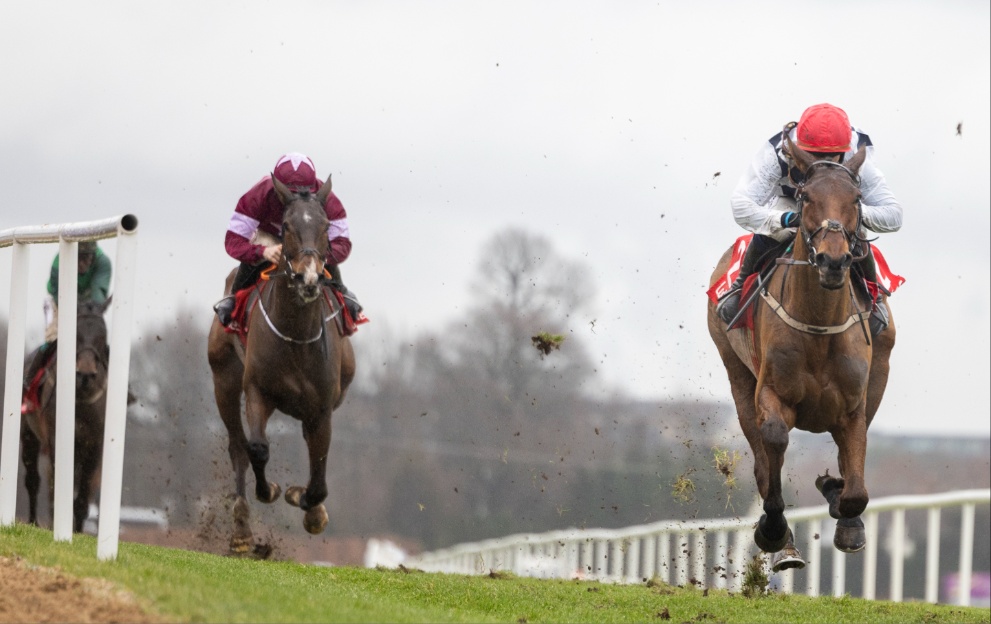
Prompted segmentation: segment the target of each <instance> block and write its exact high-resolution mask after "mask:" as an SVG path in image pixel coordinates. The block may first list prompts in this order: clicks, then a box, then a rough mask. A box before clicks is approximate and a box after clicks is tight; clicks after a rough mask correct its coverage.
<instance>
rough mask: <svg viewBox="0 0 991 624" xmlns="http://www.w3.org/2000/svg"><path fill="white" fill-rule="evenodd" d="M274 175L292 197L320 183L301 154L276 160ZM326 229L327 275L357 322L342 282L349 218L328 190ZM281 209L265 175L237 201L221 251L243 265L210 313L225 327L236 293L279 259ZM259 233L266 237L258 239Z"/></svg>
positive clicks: (348, 250) (357, 306)
mask: <svg viewBox="0 0 991 624" xmlns="http://www.w3.org/2000/svg"><path fill="white" fill-rule="evenodd" d="M272 175H274V176H275V178H276V179H277V180H278V181H279V182H282V183H283V184H285V185H286V186H287V187H289V190H291V191H293V192H303V191H305V192H309V193H316V192H317V191H318V190H320V186H321V184H322V182H321V180H320V179H319V178H318V177H317V174H316V167H314V166H313V161H312V160H310V159H309V158H308V157H306V156H304V155H303V154H300V153H297V152H292V153H289V154H286V155H285V156H282V157H281V158H279V160H278V161H277V162H276V163H275V169H274V170H273V172H272ZM324 210H325V211H326V212H327V219H329V220H330V226H329V227H328V228H327V240H328V241H329V242H330V249H329V251H328V254H327V258H326V260H325V266H326V267H327V270H328V271H329V272H330V274H331V278H332V285H333V286H334V287H335V288H336V289H337V290H339V291H341V293H342V294H343V295H344V300H345V303H346V304H347V306H348V310H349V311H350V312H351V317H352V318H353V319H355V320H358V319H359V318H360V315H361V309H362V308H361V304H359V303H358V299H357V297H355V295H354V293H352V292H350V291H349V290H348V289H347V287H346V286H344V283H343V282H342V281H341V270H340V267H339V265H340V263H342V262H344V261H345V260H347V258H348V256H349V255H350V254H351V239H350V237H349V231H348V215H347V212H345V211H344V205H343V204H342V203H341V200H340V199H338V198H337V195H334V193H333V191H331V192H330V193H329V194H328V195H327V202H326V203H325V204H324ZM282 211H283V205H282V202H281V201H280V200H279V197H278V196H277V195H276V193H275V186H274V184H273V183H272V177H271V176H265V177H263V178H262V179H261V180H259V181H258V183H257V184H255V185H254V186H253V187H251V188H250V189H249V190H248V192H247V193H245V194H244V195H242V196H241V199H240V200H238V202H237V206H236V207H235V208H234V215H233V216H232V217H231V220H230V224H229V225H228V226H227V238H226V241H225V243H224V246H225V247H226V249H227V253H228V254H229V255H230V256H231V257H232V258H234V259H235V260H239V261H240V262H241V266H240V267H238V270H237V275H235V276H234V282H233V284H232V286H231V291H230V292H229V293H228V294H227V296H226V297H224V298H223V299H221V300H220V301H219V302H217V304H216V305H214V306H213V309H214V310H215V311H216V313H217V317H218V318H219V319H220V323H221V324H222V325H224V326H225V327H226V326H227V325H229V324H230V322H231V314H232V313H233V311H234V305H235V301H236V300H235V294H236V293H237V292H238V291H239V290H242V289H244V288H248V287H250V286H253V285H254V283H255V282H256V281H258V276H259V275H260V274H261V272H262V270H263V269H264V268H265V267H266V266H268V264H269V263H272V264H278V263H279V261H280V260H281V259H282V243H281V242H279V236H280V232H281V230H282ZM259 232H263V233H265V234H267V235H269V236H267V237H259V236H257V235H258V234H259ZM263 238H267V239H270V240H269V241H268V244H264V243H263V244H260V243H261V242H262V241H261V240H256V239H263Z"/></svg>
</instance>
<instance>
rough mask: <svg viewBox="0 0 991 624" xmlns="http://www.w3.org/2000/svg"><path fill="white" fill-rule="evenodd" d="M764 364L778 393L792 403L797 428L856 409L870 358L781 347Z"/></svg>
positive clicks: (864, 389)
mask: <svg viewBox="0 0 991 624" xmlns="http://www.w3.org/2000/svg"><path fill="white" fill-rule="evenodd" d="M767 365H768V373H770V374H771V377H772V378H773V384H774V387H775V389H776V390H777V393H778V395H779V396H780V397H781V399H782V400H784V401H785V402H786V403H789V404H791V405H794V406H795V410H796V419H797V422H796V426H798V427H799V428H800V429H808V430H816V429H817V428H818V427H817V426H816V424H815V423H822V422H824V421H830V420H832V419H834V418H838V417H841V416H843V415H846V414H849V413H851V412H853V411H855V410H856V409H857V408H858V407H859V406H860V405H861V404H862V403H863V401H864V398H865V396H866V393H867V381H868V377H869V373H870V359H869V357H866V356H865V355H863V354H860V353H856V352H854V353H849V352H837V351H835V350H823V349H813V350H805V349H791V350H781V351H779V352H777V353H776V354H775V355H773V356H771V357H770V358H769V359H768V362H767ZM824 426H828V425H824Z"/></svg>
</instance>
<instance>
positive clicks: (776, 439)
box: [760, 418, 788, 453]
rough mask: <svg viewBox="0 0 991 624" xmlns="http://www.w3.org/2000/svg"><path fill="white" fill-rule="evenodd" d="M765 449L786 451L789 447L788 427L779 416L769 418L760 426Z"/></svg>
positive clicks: (774, 451) (779, 451)
mask: <svg viewBox="0 0 991 624" xmlns="http://www.w3.org/2000/svg"><path fill="white" fill-rule="evenodd" d="M760 433H761V437H762V438H763V439H764V449H765V451H768V452H773V453H784V452H785V450H786V449H787V448H788V427H787V425H785V423H784V422H783V421H782V420H781V419H779V418H768V419H767V420H765V421H764V424H762V425H761V426H760Z"/></svg>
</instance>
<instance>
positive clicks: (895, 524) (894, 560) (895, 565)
mask: <svg viewBox="0 0 991 624" xmlns="http://www.w3.org/2000/svg"><path fill="white" fill-rule="evenodd" d="M904 585H905V510H904V509H895V510H893V511H892V512H891V595H890V596H889V597H888V599H889V600H891V601H893V602H901V601H902V597H903V587H904Z"/></svg>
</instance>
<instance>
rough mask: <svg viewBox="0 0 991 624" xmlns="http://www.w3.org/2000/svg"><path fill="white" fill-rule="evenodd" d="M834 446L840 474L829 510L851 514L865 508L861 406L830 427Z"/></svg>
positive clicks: (835, 514) (837, 515) (864, 425)
mask: <svg viewBox="0 0 991 624" xmlns="http://www.w3.org/2000/svg"><path fill="white" fill-rule="evenodd" d="M830 433H832V435H833V440H834V441H835V442H836V446H837V448H838V451H839V453H838V456H837V461H838V463H839V467H840V475H841V476H842V477H843V482H844V483H843V490H842V491H841V492H840V494H839V496H838V497H837V498H836V500H835V502H830V506H829V507H830V508H829V513H830V515H831V516H833V517H834V518H855V517H857V516H859V515H860V514H862V513H864V509H866V508H867V500H868V496H867V486H866V484H865V483H864V460H865V458H866V456H867V422H866V419H865V417H864V411H863V408H861V409H860V410H857V411H856V412H854V413H853V414H850V415H849V416H848V417H847V418H846V419H845V421H844V422H843V424H842V426H841V427H838V428H836V429H834V430H832V431H831V432H830Z"/></svg>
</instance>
